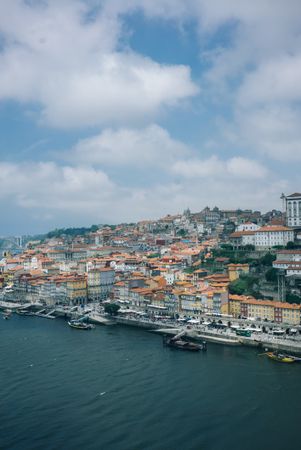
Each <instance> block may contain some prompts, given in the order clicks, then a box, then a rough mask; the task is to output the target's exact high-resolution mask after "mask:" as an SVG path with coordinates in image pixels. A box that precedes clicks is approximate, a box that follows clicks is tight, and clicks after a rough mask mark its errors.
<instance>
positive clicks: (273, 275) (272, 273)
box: [265, 267, 277, 283]
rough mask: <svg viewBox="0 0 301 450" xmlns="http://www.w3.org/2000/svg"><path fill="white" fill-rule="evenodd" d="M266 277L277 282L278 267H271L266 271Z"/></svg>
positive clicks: (272, 281)
mask: <svg viewBox="0 0 301 450" xmlns="http://www.w3.org/2000/svg"><path fill="white" fill-rule="evenodd" d="M265 279H266V280H267V281H270V282H271V283H276V281H277V269H274V267H271V268H270V269H268V270H267V271H266V273H265Z"/></svg>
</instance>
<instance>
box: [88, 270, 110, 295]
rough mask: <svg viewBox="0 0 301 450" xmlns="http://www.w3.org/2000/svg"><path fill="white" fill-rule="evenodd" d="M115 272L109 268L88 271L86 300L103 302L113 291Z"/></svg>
mask: <svg viewBox="0 0 301 450" xmlns="http://www.w3.org/2000/svg"><path fill="white" fill-rule="evenodd" d="M114 281H115V271H114V270H113V269H110V268H102V269H90V270H89V271H88V299H89V300H90V301H103V300H105V299H106V298H107V297H108V295H109V294H110V292H111V291H112V290H113V285H114Z"/></svg>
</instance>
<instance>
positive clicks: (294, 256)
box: [273, 250, 301, 277]
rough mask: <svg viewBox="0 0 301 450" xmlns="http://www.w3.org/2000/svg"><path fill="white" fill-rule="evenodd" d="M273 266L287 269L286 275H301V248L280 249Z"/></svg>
mask: <svg viewBox="0 0 301 450" xmlns="http://www.w3.org/2000/svg"><path fill="white" fill-rule="evenodd" d="M273 267H274V268H275V269H283V270H285V271H286V275H297V276H299V277H301V250H279V251H278V252H277V259H276V260H275V261H273Z"/></svg>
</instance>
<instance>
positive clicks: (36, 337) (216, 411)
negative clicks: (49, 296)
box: [0, 315, 301, 450]
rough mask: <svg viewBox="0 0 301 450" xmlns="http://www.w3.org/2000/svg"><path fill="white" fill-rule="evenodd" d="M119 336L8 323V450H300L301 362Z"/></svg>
mask: <svg viewBox="0 0 301 450" xmlns="http://www.w3.org/2000/svg"><path fill="white" fill-rule="evenodd" d="M257 353H258V352H257V350H254V349H250V348H243V347H227V346H222V345H216V344H210V343H208V351H207V353H203V352H200V353H196V354H195V353H189V352H187V353H186V352H181V351H180V350H175V349H170V348H167V347H163V345H162V337H161V336H158V335H155V334H152V333H148V332H145V331H142V330H139V329H135V328H130V327H121V326H112V327H101V326H98V327H96V329H94V330H91V331H82V330H75V329H71V328H70V327H69V326H68V325H67V323H66V322H65V321H64V320H61V319H56V320H47V319H42V318H36V317H22V316H17V315H14V316H13V317H12V318H11V319H10V320H2V318H1V320H0V354H1V365H0V381H1V402H0V416H1V417H0V424H1V433H0V448H1V450H21V449H22V450H42V449H43V450H69V449H70V450H71V449H72V450H77V449H86V450H90V449H91V450H94V449H97V450H254V449H256V450H261V449H262V450H263V449H264V450H267V449H272V450H284V449H286V450H291V449H296V448H299V447H300V443H299V442H300V432H299V423H300V419H301V407H300V400H301V389H300V380H301V364H300V365H299V364H292V365H290V364H281V363H277V362H274V361H270V360H268V359H267V358H266V357H264V356H258V354H257Z"/></svg>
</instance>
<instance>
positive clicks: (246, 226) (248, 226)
mask: <svg viewBox="0 0 301 450" xmlns="http://www.w3.org/2000/svg"><path fill="white" fill-rule="evenodd" d="M258 228H260V226H259V225H257V224H256V223H253V222H246V223H241V224H240V225H238V226H237V227H236V231H256V230H258Z"/></svg>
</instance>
